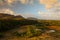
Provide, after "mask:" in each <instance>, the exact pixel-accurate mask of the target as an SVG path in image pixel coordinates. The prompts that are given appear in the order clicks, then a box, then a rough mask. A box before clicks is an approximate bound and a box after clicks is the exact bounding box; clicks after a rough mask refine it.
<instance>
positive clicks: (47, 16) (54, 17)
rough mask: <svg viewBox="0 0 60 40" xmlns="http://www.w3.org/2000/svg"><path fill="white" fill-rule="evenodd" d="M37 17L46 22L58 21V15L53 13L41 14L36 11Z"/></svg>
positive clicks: (59, 17)
mask: <svg viewBox="0 0 60 40" xmlns="http://www.w3.org/2000/svg"><path fill="white" fill-rule="evenodd" d="M38 15H39V18H40V19H47V20H49V19H50V20H60V16H59V15H60V14H56V13H53V12H41V11H38Z"/></svg>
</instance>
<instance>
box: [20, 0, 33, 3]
mask: <svg viewBox="0 0 60 40" xmlns="http://www.w3.org/2000/svg"><path fill="white" fill-rule="evenodd" d="M20 2H21V3H22V4H33V2H34V0H20Z"/></svg>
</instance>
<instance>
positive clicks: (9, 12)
mask: <svg viewBox="0 0 60 40" xmlns="http://www.w3.org/2000/svg"><path fill="white" fill-rule="evenodd" d="M0 13H5V14H11V15H13V14H14V12H13V11H12V10H10V9H0Z"/></svg>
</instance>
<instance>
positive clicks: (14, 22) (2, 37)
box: [0, 15, 60, 40]
mask: <svg viewBox="0 0 60 40" xmlns="http://www.w3.org/2000/svg"><path fill="white" fill-rule="evenodd" d="M4 16H5V15H4ZM10 17H11V18H10ZM18 17H19V18H18ZM18 17H16V18H15V17H14V16H11V15H9V17H7V18H6V19H4V18H5V17H3V18H0V40H60V21H59V20H30V19H29V20H28V19H24V18H20V16H18ZM8 18H10V19H8Z"/></svg>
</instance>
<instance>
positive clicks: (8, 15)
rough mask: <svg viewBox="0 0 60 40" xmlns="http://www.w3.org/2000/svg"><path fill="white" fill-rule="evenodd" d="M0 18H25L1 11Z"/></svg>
mask: <svg viewBox="0 0 60 40" xmlns="http://www.w3.org/2000/svg"><path fill="white" fill-rule="evenodd" d="M0 19H5V20H9V19H14V20H21V19H24V17H23V16H21V15H16V16H14V15H10V14H4V13H0Z"/></svg>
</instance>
